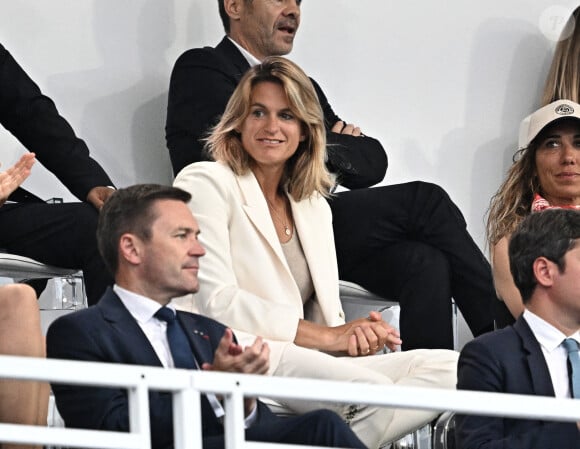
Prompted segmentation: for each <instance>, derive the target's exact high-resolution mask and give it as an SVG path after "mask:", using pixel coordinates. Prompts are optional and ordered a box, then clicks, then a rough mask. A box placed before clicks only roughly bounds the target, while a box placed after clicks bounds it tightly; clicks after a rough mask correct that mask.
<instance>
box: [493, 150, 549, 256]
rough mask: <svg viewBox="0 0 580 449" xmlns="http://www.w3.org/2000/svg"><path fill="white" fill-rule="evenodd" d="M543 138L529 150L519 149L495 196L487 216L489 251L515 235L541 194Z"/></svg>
mask: <svg viewBox="0 0 580 449" xmlns="http://www.w3.org/2000/svg"><path fill="white" fill-rule="evenodd" d="M538 142H539V139H535V140H533V141H532V142H531V143H530V145H528V147H527V148H522V149H520V150H518V151H517V152H516V153H515V154H514V157H513V164H512V166H511V167H510V169H509V170H508V173H507V176H506V179H505V180H504V182H503V183H502V184H501V186H500V187H499V189H498V190H497V192H496V193H495V194H494V195H493V196H492V198H491V202H490V206H489V211H488V215H487V226H486V228H487V229H486V230H487V232H486V234H487V243H488V245H489V248H490V249H491V248H493V246H494V245H495V244H496V243H497V242H499V241H500V240H501V239H502V238H503V237H505V236H507V235H509V234H511V233H512V232H513V231H514V229H515V228H516V226H517V225H518V224H519V223H520V222H521V221H522V220H523V219H524V218H525V217H526V216H528V215H529V214H530V208H531V206H532V201H533V199H534V194H535V193H539V192H540V183H539V180H538V176H537V171H536V151H537V149H538V145H539V143H538Z"/></svg>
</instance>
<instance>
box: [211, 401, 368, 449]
mask: <svg viewBox="0 0 580 449" xmlns="http://www.w3.org/2000/svg"><path fill="white" fill-rule="evenodd" d="M260 413H263V410H262V409H260ZM266 413H267V412H266ZM246 439H247V440H249V441H262V442H276V443H283V444H303V445H308V446H328V447H351V448H365V445H364V444H363V443H362V442H361V441H360V440H359V439H358V438H357V436H356V435H355V434H354V433H353V432H352V430H350V428H349V427H348V425H347V424H345V422H344V421H343V420H342V419H340V418H339V416H338V415H337V414H336V413H334V412H331V411H329V410H317V411H313V412H310V413H305V414H304V415H298V416H290V417H279V416H275V415H273V414H272V415H271V417H269V418H267V419H265V420H264V419H263V418H262V419H261V420H260V422H259V423H258V424H256V425H255V426H252V427H250V428H249V429H247V430H246ZM223 447H224V440H223V436H215V437H209V438H204V440H203V448H204V449H222V448H223Z"/></svg>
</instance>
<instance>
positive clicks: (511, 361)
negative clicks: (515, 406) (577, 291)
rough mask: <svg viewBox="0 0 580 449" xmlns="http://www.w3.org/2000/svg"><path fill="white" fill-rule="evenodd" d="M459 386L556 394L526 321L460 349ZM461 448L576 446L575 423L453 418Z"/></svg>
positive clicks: (578, 441) (579, 439)
mask: <svg viewBox="0 0 580 449" xmlns="http://www.w3.org/2000/svg"><path fill="white" fill-rule="evenodd" d="M457 388H458V389H461V390H480V391H491V392H502V393H514V394H533V395H537V396H552V397H553V396H554V388H553V386H552V380H551V378H550V373H549V371H548V366H547V364H546V361H545V359H544V355H543V353H542V349H541V347H540V344H539V343H538V341H537V340H536V338H535V336H534V334H533V333H532V331H531V329H530V327H529V326H528V324H527V323H526V321H525V319H524V318H523V317H521V316H520V318H518V320H517V321H516V323H515V324H514V325H513V326H509V327H506V328H504V329H501V330H498V331H496V332H491V333H488V334H485V335H482V336H480V337H478V338H476V339H475V340H473V341H471V342H469V343H468V344H467V345H466V346H465V347H464V348H463V350H462V351H461V355H460V357H459V366H458V382H457ZM456 420H457V421H456V432H457V433H456V435H457V446H458V448H459V449H475V448H480V449H484V448H485V449H492V448H510V449H519V448H521V449H548V448H559V449H567V448H580V432H579V431H578V428H577V427H576V424H574V423H559V422H553V421H539V420H529V419H524V420H520V419H507V418H506V419H502V418H496V417H483V416H472V415H458V416H457V418H456Z"/></svg>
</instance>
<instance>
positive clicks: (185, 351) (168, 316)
mask: <svg viewBox="0 0 580 449" xmlns="http://www.w3.org/2000/svg"><path fill="white" fill-rule="evenodd" d="M155 318H157V319H158V320H162V321H165V322H166V323H167V341H168V343H169V349H170V350H171V356H172V357H173V364H174V365H175V367H176V368H186V369H197V364H196V363H195V357H194V355H193V351H192V350H191V346H190V345H189V341H188V340H187V336H186V335H185V332H184V331H183V328H182V327H181V325H180V324H179V322H178V321H177V317H176V316H175V312H174V311H173V310H171V309H170V308H168V307H161V308H160V309H159V310H158V311H157V312H155Z"/></svg>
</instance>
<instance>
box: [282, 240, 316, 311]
mask: <svg viewBox="0 0 580 449" xmlns="http://www.w3.org/2000/svg"><path fill="white" fill-rule="evenodd" d="M282 251H284V255H285V256H286V261H287V262H288V267H289V268H290V272H291V273H292V277H293V278H294V280H295V281H296V285H297V286H298V290H300V296H301V297H302V304H306V303H307V302H308V301H309V300H310V299H311V298H312V295H313V294H314V284H313V283H312V276H310V269H309V268H308V262H307V261H306V257H305V256H304V250H303V249H302V245H301V244H300V238H299V237H298V233H297V232H296V229H294V232H293V233H292V237H291V238H290V240H288V241H287V242H286V243H282Z"/></svg>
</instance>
